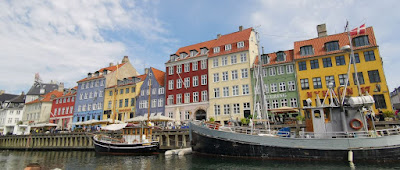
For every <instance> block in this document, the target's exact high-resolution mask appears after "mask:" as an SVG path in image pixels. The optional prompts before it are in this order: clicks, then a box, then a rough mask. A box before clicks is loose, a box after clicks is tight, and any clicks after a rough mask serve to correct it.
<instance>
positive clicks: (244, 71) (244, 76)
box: [241, 68, 249, 78]
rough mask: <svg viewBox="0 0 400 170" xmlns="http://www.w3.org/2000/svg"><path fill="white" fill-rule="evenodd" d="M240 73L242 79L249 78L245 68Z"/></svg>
mask: <svg viewBox="0 0 400 170" xmlns="http://www.w3.org/2000/svg"><path fill="white" fill-rule="evenodd" d="M241 71H242V78H248V77H249V74H248V72H247V68H244V69H242V70H241Z"/></svg>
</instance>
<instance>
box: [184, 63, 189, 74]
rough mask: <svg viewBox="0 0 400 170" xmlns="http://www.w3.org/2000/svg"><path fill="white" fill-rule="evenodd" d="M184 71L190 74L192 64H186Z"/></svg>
mask: <svg viewBox="0 0 400 170" xmlns="http://www.w3.org/2000/svg"><path fill="white" fill-rule="evenodd" d="M184 71H185V73H188V72H189V71H190V63H185V64H184Z"/></svg>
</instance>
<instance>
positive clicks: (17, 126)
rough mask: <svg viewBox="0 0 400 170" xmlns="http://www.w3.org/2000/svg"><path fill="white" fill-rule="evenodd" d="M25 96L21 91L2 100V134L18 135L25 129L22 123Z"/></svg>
mask: <svg viewBox="0 0 400 170" xmlns="http://www.w3.org/2000/svg"><path fill="white" fill-rule="evenodd" d="M25 97H26V96H25V94H24V92H22V94H21V95H19V96H16V97H14V98H12V99H10V100H5V101H3V102H2V105H1V110H0V129H2V130H3V134H17V135H20V134H23V132H24V131H25V127H26V126H24V125H22V115H23V108H24V103H25Z"/></svg>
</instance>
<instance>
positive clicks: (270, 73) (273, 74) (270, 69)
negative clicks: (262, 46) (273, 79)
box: [269, 67, 276, 76]
mask: <svg viewBox="0 0 400 170" xmlns="http://www.w3.org/2000/svg"><path fill="white" fill-rule="evenodd" d="M275 75H276V70H275V67H271V68H269V76H275Z"/></svg>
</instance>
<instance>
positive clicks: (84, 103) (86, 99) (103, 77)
mask: <svg viewBox="0 0 400 170" xmlns="http://www.w3.org/2000/svg"><path fill="white" fill-rule="evenodd" d="M137 75H139V73H138V72H137V71H136V69H135V68H134V67H133V66H132V64H130V62H129V59H128V56H125V57H124V59H123V60H122V64H118V65H113V64H112V63H110V65H109V67H106V68H102V69H100V70H98V71H96V72H94V73H88V76H87V77H86V78H84V79H82V80H79V81H78V82H77V83H78V89H77V94H76V101H75V106H74V108H75V110H74V116H73V123H74V124H76V123H78V122H84V121H88V120H92V119H96V120H101V119H102V117H103V116H102V115H103V105H104V89H105V88H107V87H110V86H114V85H116V84H117V80H118V79H122V78H125V77H132V76H137ZM78 126H80V125H78ZM75 127H76V126H75Z"/></svg>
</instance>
